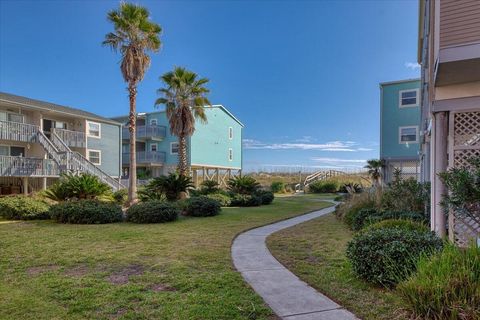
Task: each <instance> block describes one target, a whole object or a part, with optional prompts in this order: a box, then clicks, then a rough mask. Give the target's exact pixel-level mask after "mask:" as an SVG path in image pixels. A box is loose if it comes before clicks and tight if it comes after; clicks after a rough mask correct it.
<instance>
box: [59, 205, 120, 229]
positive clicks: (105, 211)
mask: <svg viewBox="0 0 480 320" xmlns="http://www.w3.org/2000/svg"><path fill="white" fill-rule="evenodd" d="M50 216H51V217H52V219H54V220H56V221H57V222H61V223H75V224H100V223H111V222H119V221H122V219H123V213H122V208H121V207H120V206H119V205H117V204H113V203H107V202H99V201H95V200H80V201H68V202H61V203H59V204H56V205H54V206H52V207H50Z"/></svg>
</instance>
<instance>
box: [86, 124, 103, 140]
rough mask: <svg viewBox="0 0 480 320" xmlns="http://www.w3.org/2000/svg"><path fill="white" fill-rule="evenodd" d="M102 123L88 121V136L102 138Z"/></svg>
mask: <svg viewBox="0 0 480 320" xmlns="http://www.w3.org/2000/svg"><path fill="white" fill-rule="evenodd" d="M100 130H101V129H100V123H98V122H90V121H87V136H89V137H94V138H100V135H101V132H100Z"/></svg>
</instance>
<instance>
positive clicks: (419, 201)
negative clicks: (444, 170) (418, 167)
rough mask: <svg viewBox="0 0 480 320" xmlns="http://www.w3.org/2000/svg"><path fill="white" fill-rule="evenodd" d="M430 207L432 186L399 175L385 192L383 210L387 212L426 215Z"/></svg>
mask: <svg viewBox="0 0 480 320" xmlns="http://www.w3.org/2000/svg"><path fill="white" fill-rule="evenodd" d="M429 205H430V184H429V183H420V182H417V181H416V180H415V179H413V178H411V179H405V180H404V179H402V178H401V176H400V175H397V177H396V178H395V180H394V182H392V184H391V185H390V186H389V187H388V188H387V189H386V190H385V191H384V192H383V194H382V198H381V208H382V209H383V210H385V211H410V212H418V213H422V214H424V213H425V212H427V211H428V207H429Z"/></svg>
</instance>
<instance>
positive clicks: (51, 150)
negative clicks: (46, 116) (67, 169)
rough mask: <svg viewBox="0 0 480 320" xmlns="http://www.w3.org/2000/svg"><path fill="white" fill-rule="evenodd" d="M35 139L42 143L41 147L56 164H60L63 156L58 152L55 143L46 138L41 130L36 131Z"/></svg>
mask: <svg viewBox="0 0 480 320" xmlns="http://www.w3.org/2000/svg"><path fill="white" fill-rule="evenodd" d="M37 140H38V142H39V143H40V144H41V145H42V147H43V148H44V149H45V151H47V154H48V155H49V156H51V157H52V158H53V160H54V161H55V162H57V164H58V165H62V162H63V158H62V156H61V155H60V154H59V152H58V149H57V148H56V147H55V145H54V144H53V143H52V141H50V139H48V138H47V136H46V135H45V134H44V133H43V132H42V131H41V130H38V131H37Z"/></svg>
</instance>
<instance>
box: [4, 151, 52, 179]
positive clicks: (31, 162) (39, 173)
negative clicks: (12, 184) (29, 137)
mask: <svg viewBox="0 0 480 320" xmlns="http://www.w3.org/2000/svg"><path fill="white" fill-rule="evenodd" d="M59 175H60V168H59V167H58V165H57V163H56V162H55V161H54V160H51V159H33V158H24V157H12V156H0V176H5V177H58V176H59Z"/></svg>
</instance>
